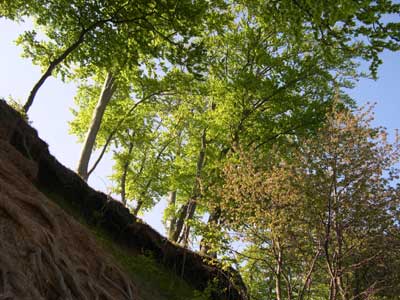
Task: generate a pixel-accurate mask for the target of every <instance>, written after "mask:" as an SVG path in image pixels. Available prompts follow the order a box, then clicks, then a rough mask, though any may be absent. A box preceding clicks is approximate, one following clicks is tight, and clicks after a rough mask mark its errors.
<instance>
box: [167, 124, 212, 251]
mask: <svg viewBox="0 0 400 300" xmlns="http://www.w3.org/2000/svg"><path fill="white" fill-rule="evenodd" d="M206 136H207V130H206V129H203V132H202V135H201V148H200V152H199V157H198V159H197V167H196V178H195V182H194V186H193V191H192V196H191V197H190V199H189V200H188V202H187V203H186V204H185V205H184V206H182V207H181V209H180V213H179V217H178V221H177V223H176V227H175V232H174V234H173V239H172V240H173V241H174V242H177V241H178V240H180V241H183V244H184V245H185V246H186V245H187V239H188V237H189V231H190V225H188V224H186V226H185V228H183V227H184V223H185V221H188V220H191V219H192V218H193V216H194V213H195V211H196V207H197V200H198V198H199V197H200V180H201V172H202V170H203V167H204V161H205V157H206V145H207V143H206ZM182 231H183V232H182ZM181 233H182V234H181Z"/></svg>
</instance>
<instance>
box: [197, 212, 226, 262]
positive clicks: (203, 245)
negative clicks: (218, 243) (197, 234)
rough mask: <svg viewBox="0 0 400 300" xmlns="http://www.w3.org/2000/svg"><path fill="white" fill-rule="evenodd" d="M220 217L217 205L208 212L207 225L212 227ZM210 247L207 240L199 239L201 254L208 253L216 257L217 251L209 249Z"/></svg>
mask: <svg viewBox="0 0 400 300" xmlns="http://www.w3.org/2000/svg"><path fill="white" fill-rule="evenodd" d="M220 217H221V209H220V208H219V207H218V208H216V209H215V210H213V211H212V212H211V213H210V216H209V217H208V221H207V225H208V227H214V225H215V224H217V223H218V221H219V218H220ZM210 249H211V247H210V245H209V243H208V242H207V241H205V240H204V238H203V239H201V242H200V253H201V254H203V255H208V256H211V257H213V258H217V253H215V252H212V251H210Z"/></svg>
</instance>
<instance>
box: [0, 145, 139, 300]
mask: <svg viewBox="0 0 400 300" xmlns="http://www.w3.org/2000/svg"><path fill="white" fill-rule="evenodd" d="M37 172H38V168H37V165H36V164H35V163H34V162H32V161H30V160H28V159H27V158H25V157H24V156H22V155H21V154H20V153H19V152H17V151H16V150H15V148H13V147H12V146H10V144H8V143H6V142H5V141H0V240H1V242H0V298H1V299H21V300H22V299H26V300H28V299H29V300H31V299H110V300H111V299H137V289H136V287H135V284H134V282H132V280H131V279H130V278H129V277H127V276H126V275H125V274H124V272H122V271H121V270H120V269H119V267H117V266H116V264H115V263H114V262H113V261H112V260H111V259H110V258H109V257H108V255H107V254H106V253H104V251H103V250H102V249H101V248H99V247H98V246H97V245H96V242H95V241H94V239H93V238H92V237H91V234H90V233H89V232H88V231H87V230H86V229H85V228H84V227H83V226H82V225H80V224H79V223H77V222H76V221H75V220H74V219H73V218H71V217H70V216H68V215H67V214H66V213H65V212H64V211H63V210H62V209H60V208H59V207H58V206H57V205H55V204H54V203H52V202H51V201H50V200H49V199H47V198H46V197H45V196H44V195H43V194H42V193H41V192H39V191H38V189H37V188H35V187H34V186H33V185H32V183H31V180H32V179H34V178H36V176H37Z"/></svg>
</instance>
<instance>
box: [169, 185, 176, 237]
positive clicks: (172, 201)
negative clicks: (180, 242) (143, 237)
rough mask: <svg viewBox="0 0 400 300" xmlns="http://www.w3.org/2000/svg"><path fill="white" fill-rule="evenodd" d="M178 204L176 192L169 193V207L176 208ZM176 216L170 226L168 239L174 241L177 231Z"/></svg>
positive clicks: (170, 221)
mask: <svg viewBox="0 0 400 300" xmlns="http://www.w3.org/2000/svg"><path fill="white" fill-rule="evenodd" d="M175 203H176V191H171V192H169V193H168V207H174V208H175ZM175 223H176V216H175V214H174V215H173V216H172V217H171V219H170V220H169V224H168V239H170V240H172V237H173V235H174V231H175V225H176V224H175Z"/></svg>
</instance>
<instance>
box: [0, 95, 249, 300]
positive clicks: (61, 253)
mask: <svg viewBox="0 0 400 300" xmlns="http://www.w3.org/2000/svg"><path fill="white" fill-rule="evenodd" d="M46 194H52V195H59V196H60V197H62V198H63V199H64V201H67V202H68V203H69V204H70V205H71V206H72V207H74V209H75V210H76V211H77V212H78V213H79V215H80V216H81V217H82V218H83V219H84V220H85V222H87V223H88V224H95V225H96V226H98V227H100V228H101V229H102V230H104V231H105V232H106V233H107V234H108V235H109V236H111V237H112V238H113V242H114V243H116V244H118V245H120V246H122V247H124V248H127V249H131V250H132V253H151V255H152V257H153V258H154V259H155V260H156V261H157V262H158V263H159V264H160V265H163V266H164V267H166V268H167V269H169V270H170V271H171V272H175V273H177V274H178V275H179V276H182V278H183V279H184V280H185V281H186V282H187V283H188V284H189V285H190V286H192V287H193V289H196V290H199V291H203V290H205V289H206V288H207V287H208V286H209V283H210V282H214V283H215V282H216V289H214V290H213V291H212V293H211V296H212V298H213V299H221V300H222V299H223V300H241V299H247V297H246V289H245V287H244V284H243V282H242V280H241V278H240V276H239V275H238V274H237V273H236V272H235V271H234V270H228V271H222V270H221V269H220V268H218V267H217V266H215V265H212V264H208V263H207V260H208V259H207V258H206V257H203V256H200V255H199V254H197V253H194V252H192V251H189V250H186V249H183V248H181V247H179V246H177V245H175V244H173V243H171V242H169V241H168V240H167V239H165V238H164V237H163V236H161V235H160V234H159V233H158V232H156V231H155V230H154V229H152V228H151V227H150V226H148V225H146V224H144V223H143V222H140V221H139V220H137V219H135V218H134V217H133V216H132V215H131V214H130V213H129V210H128V209H127V208H125V207H124V206H123V205H122V204H121V203H119V202H118V201H115V200H112V199H110V198H109V197H108V196H107V195H105V194H103V193H101V192H98V191H95V190H93V189H92V188H90V187H89V186H88V185H87V184H86V182H84V181H83V180H81V178H80V177H79V176H78V175H76V174H75V173H74V172H73V171H71V170H69V169H67V168H66V167H64V166H63V165H62V164H60V163H59V162H58V161H57V160H56V159H55V158H54V157H53V156H52V155H51V154H50V153H49V151H48V147H47V144H46V143H45V142H43V141H42V140H41V139H40V138H39V137H38V134H37V132H36V130H35V129H33V128H32V127H31V126H30V125H29V124H27V123H26V122H25V121H24V120H23V119H22V118H21V117H20V115H19V114H18V113H17V112H16V111H14V110H13V109H12V108H10V107H9V106H8V105H7V104H6V103H5V102H4V101H3V100H0V241H1V242H0V299H88V300H89V299H139V296H138V295H139V293H138V287H137V286H136V285H135V282H134V281H133V280H132V278H130V277H129V276H128V275H127V274H126V272H125V271H124V270H122V269H121V267H120V266H118V264H117V263H116V262H115V261H114V259H113V258H112V257H111V255H109V254H108V253H107V252H106V251H105V250H104V249H102V247H100V246H99V245H97V243H96V240H95V238H94V237H93V236H92V234H91V232H90V231H89V230H87V228H85V226H83V225H82V224H80V223H79V222H77V221H76V220H75V219H74V218H73V217H72V216H70V215H69V214H68V213H67V212H66V211H64V210H63V209H62V208H60V207H59V206H58V205H57V203H55V202H54V201H52V200H51V197H48V196H45V195H46Z"/></svg>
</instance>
